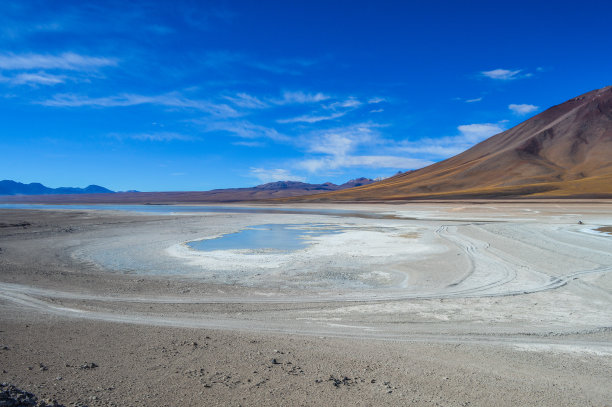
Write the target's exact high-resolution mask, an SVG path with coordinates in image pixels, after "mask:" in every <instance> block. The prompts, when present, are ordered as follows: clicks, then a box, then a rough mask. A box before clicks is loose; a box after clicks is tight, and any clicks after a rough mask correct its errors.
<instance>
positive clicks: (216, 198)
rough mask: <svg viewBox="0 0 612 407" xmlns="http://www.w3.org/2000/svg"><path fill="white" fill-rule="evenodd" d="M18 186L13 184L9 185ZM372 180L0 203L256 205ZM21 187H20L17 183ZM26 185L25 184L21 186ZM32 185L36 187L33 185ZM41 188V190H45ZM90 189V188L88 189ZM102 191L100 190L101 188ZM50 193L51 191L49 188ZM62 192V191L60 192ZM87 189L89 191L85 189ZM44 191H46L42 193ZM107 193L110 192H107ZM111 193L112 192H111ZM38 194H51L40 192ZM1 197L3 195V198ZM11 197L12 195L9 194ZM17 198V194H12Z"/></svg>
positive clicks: (56, 195)
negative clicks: (235, 203)
mask: <svg viewBox="0 0 612 407" xmlns="http://www.w3.org/2000/svg"><path fill="white" fill-rule="evenodd" d="M10 182H13V183H15V182H14V181H10ZM373 182H374V180H373V179H369V178H357V179H353V180H350V181H348V182H346V183H344V184H342V185H336V184H332V183H331V182H326V183H324V184H307V183H304V182H297V181H277V182H270V183H268V184H263V185H258V186H256V187H252V188H230V189H215V190H212V191H184V192H180V191H179V192H116V193H113V194H99V193H94V191H91V192H88V193H78V194H77V193H74V192H65V193H64V195H59V193H58V192H53V194H54V195H32V196H25V194H24V193H23V192H22V193H21V194H24V195H18V196H2V197H0V202H7V203H109V204H111V203H133V204H140V203H188V202H190V203H198V202H202V203H205V202H208V203H214V202H239V201H255V200H260V199H273V198H284V197H293V196H301V195H308V194H318V193H321V192H328V191H338V190H342V189H346V188H352V187H356V186H361V185H368V184H371V183H373ZM15 184H19V183H15ZM20 185H24V184H20ZM30 185H33V184H30ZM36 185H40V186H41V187H42V188H46V187H44V186H42V185H41V184H36ZM88 188H89V187H88ZM99 188H101V187H99ZM46 189H49V188H46ZM60 189H61V188H60ZM86 189H87V188H86ZM41 191H43V190H42V189H41ZM106 191H108V190H106ZM108 192H111V191H108ZM38 194H50V193H49V192H38ZM0 195H2V194H0ZM6 195H9V194H6ZM11 195H14V194H11Z"/></svg>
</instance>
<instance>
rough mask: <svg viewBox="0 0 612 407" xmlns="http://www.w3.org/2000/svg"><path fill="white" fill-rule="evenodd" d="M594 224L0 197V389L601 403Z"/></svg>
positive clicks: (503, 214)
mask: <svg viewBox="0 0 612 407" xmlns="http://www.w3.org/2000/svg"><path fill="white" fill-rule="evenodd" d="M611 227H612V204H611V203H609V202H563V201H557V202H552V201H548V202H535V201H533V202H531V201H523V202H514V203H508V202H495V201H490V202H488V201H483V202H478V203H461V202H448V203H426V202H423V203H410V204H394V205H390V204H387V205H383V204H353V205H343V206H342V207H341V208H340V207H339V206H338V205H331V204H330V205H324V204H319V205H312V206H305V205H302V206H300V205H297V204H296V205H283V206H272V205H271V206H261V205H259V206H256V205H251V206H245V205H241V206H224V207H220V206H162V205H160V206H147V205H143V206H137V205H131V206H124V207H122V206H35V205H29V206H26V205H3V206H1V205H0V313H1V314H0V315H1V317H0V382H1V383H2V389H0V391H5V390H6V389H9V387H10V386H15V387H16V388H18V389H20V390H23V391H27V392H30V393H33V394H34V395H36V397H37V398H38V402H39V403H41V404H40V405H54V403H55V404H56V405H65V406H86V405H87V406H153V405H154V406H216V405H219V406H221V405H234V406H239V405H242V406H252V405H301V406H322V405H351V406H352V405H360V406H377V405H398V406H406V405H411V406H431V405H438V406H517V405H538V406H610V405H612V235H611V234H610V231H611V230H612V229H611ZM5 393H6V394H8V393H9V391H8V390H6V391H5ZM5 393H3V394H5ZM43 400H44V401H43ZM0 403H2V400H0ZM0 405H11V404H0Z"/></svg>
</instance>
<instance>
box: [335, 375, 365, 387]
mask: <svg viewBox="0 0 612 407" xmlns="http://www.w3.org/2000/svg"><path fill="white" fill-rule="evenodd" d="M327 381H329V382H332V384H333V385H334V387H340V386H352V385H355V384H357V383H359V378H358V377H355V378H354V379H351V378H349V377H347V376H344V377H343V378H342V379H338V378H336V377H335V376H334V375H330V376H329V379H327ZM361 382H363V380H361Z"/></svg>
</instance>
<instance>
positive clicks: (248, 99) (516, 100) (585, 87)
mask: <svg viewBox="0 0 612 407" xmlns="http://www.w3.org/2000/svg"><path fill="white" fill-rule="evenodd" d="M611 15H612V5H611V3H610V2H608V1H592V2H589V3H577V2H563V1H560V2H559V1H537V0H536V1H529V2H526V1H513V2H494V1H428V2H421V1H419V2H416V1H402V2H400V1H378V2H372V1H369V2H360V1H299V2H298V1H296V2H287V1H227V2H213V1H180V0H174V1H160V2H154V1H147V2H139V1H130V2H126V1H91V2H83V1H74V2H73V1H53V2H50V1H4V2H2V3H0V95H1V97H0V123H1V127H0V151H1V152H2V160H0V179H14V180H17V181H22V182H42V183H44V184H46V185H49V186H52V187H58V186H85V185H88V184H91V183H94V184H99V185H103V186H106V187H108V188H111V189H114V190H128V189H137V190H142V191H159V190H207V189H213V188H226V187H245V186H252V185H257V184H261V183H264V182H270V181H275V180H287V179H293V180H300V181H306V182H313V183H320V182H325V181H331V182H336V183H342V182H344V181H346V180H349V179H351V178H355V177H360V176H365V177H372V178H375V177H385V176H389V175H392V174H394V173H396V172H397V171H400V170H401V171H405V170H409V169H414V168H420V167H423V166H425V165H428V164H430V163H433V162H436V161H440V160H443V159H445V158H448V157H450V156H452V155H455V154H457V153H459V152H461V151H463V150H465V149H466V148H469V147H470V146H471V145H473V144H475V143H477V142H479V141H481V140H483V139H485V138H487V137H489V136H491V135H493V134H495V133H497V132H500V131H502V130H504V129H508V128H510V127H512V126H514V125H516V124H518V123H520V122H521V121H523V120H525V119H527V118H529V117H531V116H532V115H534V114H537V113H538V112H540V111H542V110H543V109H546V108H548V107H550V106H552V105H554V104H558V103H561V102H563V101H565V100H567V99H569V98H571V97H574V96H577V95H579V94H582V93H585V92H587V91H589V90H592V89H596V88H601V87H604V86H607V85H610V84H612V80H611V77H610V74H611V73H612V53H611V52H610V51H611V50H612V35H611V34H610V16H611Z"/></svg>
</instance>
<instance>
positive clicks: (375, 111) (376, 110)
mask: <svg viewBox="0 0 612 407" xmlns="http://www.w3.org/2000/svg"><path fill="white" fill-rule="evenodd" d="M384 111H385V109H374V110H370V113H381V112H384Z"/></svg>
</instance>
